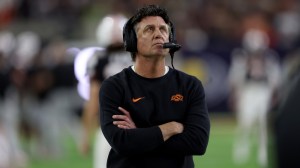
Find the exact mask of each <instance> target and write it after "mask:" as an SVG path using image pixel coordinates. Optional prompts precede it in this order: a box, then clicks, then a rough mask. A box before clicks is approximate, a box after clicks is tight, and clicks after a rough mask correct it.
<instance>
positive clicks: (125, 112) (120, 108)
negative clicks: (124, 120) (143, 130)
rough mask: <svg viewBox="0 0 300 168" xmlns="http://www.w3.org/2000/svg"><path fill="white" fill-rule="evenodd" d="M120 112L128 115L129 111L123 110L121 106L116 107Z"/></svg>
mask: <svg viewBox="0 0 300 168" xmlns="http://www.w3.org/2000/svg"><path fill="white" fill-rule="evenodd" d="M118 109H119V110H120V111H121V112H122V113H124V114H125V115H126V116H130V113H129V111H127V110H125V109H124V108H123V107H119V108H118Z"/></svg>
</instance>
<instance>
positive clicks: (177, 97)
mask: <svg viewBox="0 0 300 168" xmlns="http://www.w3.org/2000/svg"><path fill="white" fill-rule="evenodd" d="M171 101H175V102H180V101H183V96H182V95H181V94H175V95H173V96H172V97H171Z"/></svg>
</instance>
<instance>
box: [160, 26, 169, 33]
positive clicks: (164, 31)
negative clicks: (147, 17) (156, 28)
mask: <svg viewBox="0 0 300 168" xmlns="http://www.w3.org/2000/svg"><path fill="white" fill-rule="evenodd" d="M160 32H162V33H163V34H168V28H167V27H165V26H163V27H160Z"/></svg>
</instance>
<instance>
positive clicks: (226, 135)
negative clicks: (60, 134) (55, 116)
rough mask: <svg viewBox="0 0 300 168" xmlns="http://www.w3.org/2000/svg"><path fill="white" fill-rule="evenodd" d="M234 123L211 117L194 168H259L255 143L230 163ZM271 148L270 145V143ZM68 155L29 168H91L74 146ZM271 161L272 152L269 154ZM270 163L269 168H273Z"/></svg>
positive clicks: (89, 159)
mask: <svg viewBox="0 0 300 168" xmlns="http://www.w3.org/2000/svg"><path fill="white" fill-rule="evenodd" d="M234 131H235V122H234V119H233V118H232V117H228V116H218V115H217V116H216V115H212V116H211V135H210V141H209V145H208V148H207V151H206V154H205V155H204V156H195V162H196V163H195V164H196V168H238V167H242V168H259V166H258V164H257V163H256V153H255V151H256V145H257V144H256V143H255V141H254V145H253V150H252V151H253V152H252V154H251V157H250V159H249V161H248V162H247V163H246V164H244V165H240V166H237V165H235V164H234V163H233V161H232V158H231V156H232V145H233V140H234ZM270 147H272V143H270ZM67 151H68V155H67V156H65V157H64V158H63V159H61V160H41V159H32V160H31V162H30V166H29V168H53V167H55V168H92V167H93V166H92V156H86V157H84V156H81V155H80V154H79V153H78V152H77V149H76V148H75V145H74V144H72V143H71V142H69V143H67ZM270 153H271V155H270V158H271V160H272V157H273V156H272V152H270ZM274 167H275V166H274V164H273V163H272V162H271V164H270V166H269V168H274Z"/></svg>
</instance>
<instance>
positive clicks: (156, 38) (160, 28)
mask: <svg viewBox="0 0 300 168" xmlns="http://www.w3.org/2000/svg"><path fill="white" fill-rule="evenodd" d="M136 35H137V50H138V53H137V54H138V55H143V56H146V57H152V56H165V55H167V54H168V52H169V49H164V48H163V43H166V42H169V25H168V24H166V23H165V21H164V20H163V19H162V18H161V17H160V16H148V17H145V18H143V19H142V20H141V22H139V23H138V24H137V25H136Z"/></svg>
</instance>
